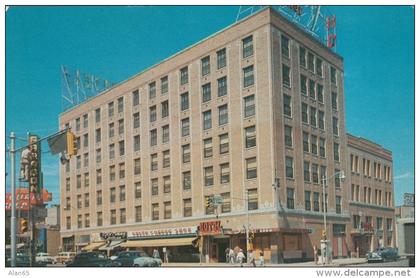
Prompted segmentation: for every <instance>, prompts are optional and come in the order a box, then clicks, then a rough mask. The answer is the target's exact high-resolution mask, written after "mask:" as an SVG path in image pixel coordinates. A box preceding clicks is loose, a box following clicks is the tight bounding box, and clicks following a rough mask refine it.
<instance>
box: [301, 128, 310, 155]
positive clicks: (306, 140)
mask: <svg viewBox="0 0 420 278" xmlns="http://www.w3.org/2000/svg"><path fill="white" fill-rule="evenodd" d="M302 137H303V151H304V152H309V134H308V133H307V132H305V131H304V132H303V136H302Z"/></svg>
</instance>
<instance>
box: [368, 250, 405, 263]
mask: <svg viewBox="0 0 420 278" xmlns="http://www.w3.org/2000/svg"><path fill="white" fill-rule="evenodd" d="M366 257H367V260H368V262H369V263H371V262H384V261H396V260H397V259H398V258H399V256H398V249H396V248H392V247H381V248H378V249H377V250H375V251H373V252H369V253H367V255H366Z"/></svg>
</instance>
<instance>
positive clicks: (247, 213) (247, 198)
mask: <svg viewBox="0 0 420 278" xmlns="http://www.w3.org/2000/svg"><path fill="white" fill-rule="evenodd" d="M245 190H246V191H245V192H246V195H245V202H246V229H245V232H246V254H247V255H246V260H247V262H248V263H249V255H250V253H249V247H250V245H249V191H248V190H247V189H245Z"/></svg>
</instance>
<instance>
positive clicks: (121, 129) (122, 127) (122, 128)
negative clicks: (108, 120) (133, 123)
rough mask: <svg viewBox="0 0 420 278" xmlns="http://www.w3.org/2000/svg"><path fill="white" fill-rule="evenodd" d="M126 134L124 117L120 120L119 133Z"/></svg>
mask: <svg viewBox="0 0 420 278" xmlns="http://www.w3.org/2000/svg"><path fill="white" fill-rule="evenodd" d="M123 134H124V119H120V120H118V135H123Z"/></svg>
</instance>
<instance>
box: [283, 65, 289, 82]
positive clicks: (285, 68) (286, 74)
mask: <svg viewBox="0 0 420 278" xmlns="http://www.w3.org/2000/svg"><path fill="white" fill-rule="evenodd" d="M282 76H283V85H284V86H286V87H290V68H289V67H288V66H286V65H284V64H283V67H282Z"/></svg>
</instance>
